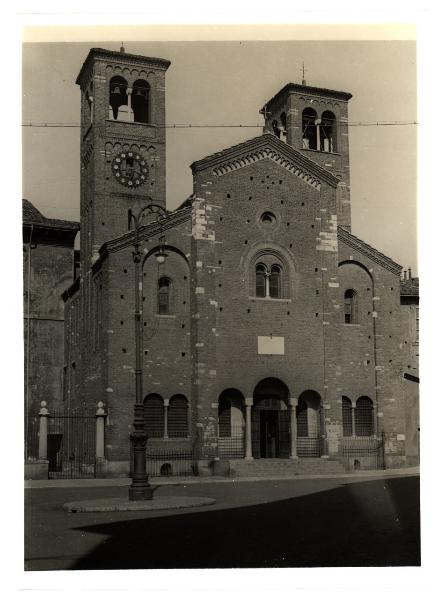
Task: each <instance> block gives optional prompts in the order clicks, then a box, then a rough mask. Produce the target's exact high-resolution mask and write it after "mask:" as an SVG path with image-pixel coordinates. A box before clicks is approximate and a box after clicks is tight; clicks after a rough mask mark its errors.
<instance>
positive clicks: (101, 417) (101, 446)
mask: <svg viewBox="0 0 445 600" xmlns="http://www.w3.org/2000/svg"><path fill="white" fill-rule="evenodd" d="M105 416H106V415H105V410H104V403H103V402H101V401H99V402H98V403H97V410H96V460H104V458H105Z"/></svg>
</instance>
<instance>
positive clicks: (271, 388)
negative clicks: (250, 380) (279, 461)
mask: <svg viewBox="0 0 445 600" xmlns="http://www.w3.org/2000/svg"><path fill="white" fill-rule="evenodd" d="M288 400H289V389H288V387H287V385H286V384H285V383H283V382H282V381H280V380H279V379H276V378H274V377H269V378H267V379H263V380H262V381H260V382H259V383H258V384H257V386H256V387H255V390H254V392H253V409H252V454H253V457H254V458H289V455H290V445H289V441H290V436H289V410H288Z"/></svg>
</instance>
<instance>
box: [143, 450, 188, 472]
mask: <svg viewBox="0 0 445 600" xmlns="http://www.w3.org/2000/svg"><path fill="white" fill-rule="evenodd" d="M195 463H196V460H195V459H194V456H193V453H192V452H191V451H189V450H167V449H166V450H162V449H156V450H148V451H147V473H148V476H149V477H174V476H178V475H196V467H195Z"/></svg>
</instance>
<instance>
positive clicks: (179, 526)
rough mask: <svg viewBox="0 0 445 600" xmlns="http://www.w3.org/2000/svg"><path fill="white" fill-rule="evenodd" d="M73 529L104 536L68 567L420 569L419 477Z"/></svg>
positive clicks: (369, 482) (367, 483) (360, 484)
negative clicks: (96, 544) (358, 567)
mask: <svg viewBox="0 0 445 600" xmlns="http://www.w3.org/2000/svg"><path fill="white" fill-rule="evenodd" d="M258 502H259V503H258V504H256V505H254V506H247V507H241V508H230V509H225V510H222V509H220V510H218V509H217V506H216V508H213V509H210V510H205V511H201V512H193V513H186V514H184V513H181V514H179V513H178V514H175V515H171V514H170V515H159V513H158V516H153V517H146V518H141V519H133V520H125V521H119V522H114V523H106V524H100V525H93V526H88V527H82V528H78V529H79V530H80V531H85V532H90V533H100V534H103V535H104V534H105V535H107V536H108V537H107V539H106V540H104V541H103V542H102V543H101V544H99V545H98V546H97V547H96V548H95V549H94V550H93V551H91V552H90V553H89V554H88V555H86V556H84V557H83V558H82V559H80V560H78V561H77V562H76V563H75V565H74V566H73V567H72V568H73V569H142V568H144V569H150V568H157V569H162V568H175V569H178V568H179V569H180V568H183V569H185V568H227V567H239V568H248V567H323V566H325V567H328V566H329V567H340V566H343V567H349V566H416V565H419V564H420V510H419V478H418V477H406V478H397V479H387V480H379V481H368V482H361V483H353V484H347V485H344V486H342V487H339V488H336V489H334V490H329V491H325V492H319V493H315V494H311V495H307V496H302V497H296V498H289V499H286V500H279V501H275V502H270V503H261V502H262V500H261V498H258Z"/></svg>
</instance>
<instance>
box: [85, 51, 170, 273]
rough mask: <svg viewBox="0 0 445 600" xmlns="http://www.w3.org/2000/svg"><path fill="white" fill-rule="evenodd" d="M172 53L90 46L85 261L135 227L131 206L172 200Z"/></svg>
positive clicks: (87, 70)
mask: <svg viewBox="0 0 445 600" xmlns="http://www.w3.org/2000/svg"><path fill="white" fill-rule="evenodd" d="M169 66H170V62H169V61H168V60H164V59H162V58H150V57H146V56H139V55H134V54H127V53H125V52H123V51H121V52H115V51H111V50H104V49H101V48H93V49H91V50H90V52H89V54H88V56H87V58H86V59H85V62H84V64H83V66H82V68H81V70H80V73H79V75H78V77H77V80H76V83H77V84H78V85H79V86H80V89H81V144H80V146H81V156H80V158H81V190H80V192H81V200H80V220H81V241H80V246H81V262H82V269H83V270H84V269H88V267H89V266H90V265H91V263H93V262H94V261H95V259H96V257H97V254H98V250H99V248H100V246H101V245H102V244H103V243H104V242H105V241H107V240H110V239H113V238H115V237H118V236H119V235H122V234H123V233H125V232H126V231H127V230H128V211H129V210H130V209H132V210H136V209H137V208H138V207H142V206H144V205H145V204H147V203H148V202H153V203H156V204H160V205H161V206H164V207H165V202H166V200H165V195H166V189H165V188H166V186H165V72H166V70H167V69H168V67H169Z"/></svg>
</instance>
